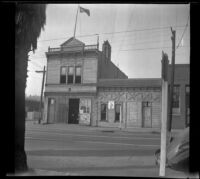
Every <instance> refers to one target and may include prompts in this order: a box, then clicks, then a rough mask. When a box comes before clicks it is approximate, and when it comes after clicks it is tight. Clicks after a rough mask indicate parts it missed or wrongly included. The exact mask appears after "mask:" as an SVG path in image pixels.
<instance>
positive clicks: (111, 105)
mask: <svg viewBox="0 0 200 179" xmlns="http://www.w3.org/2000/svg"><path fill="white" fill-rule="evenodd" d="M114 108H115V102H114V101H109V102H108V109H114Z"/></svg>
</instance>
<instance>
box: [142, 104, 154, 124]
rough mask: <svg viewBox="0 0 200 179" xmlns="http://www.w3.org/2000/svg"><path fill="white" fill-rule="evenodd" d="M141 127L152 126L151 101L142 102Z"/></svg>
mask: <svg viewBox="0 0 200 179" xmlns="http://www.w3.org/2000/svg"><path fill="white" fill-rule="evenodd" d="M142 116H143V117H142V127H146V128H148V127H152V119H151V102H143V103H142Z"/></svg>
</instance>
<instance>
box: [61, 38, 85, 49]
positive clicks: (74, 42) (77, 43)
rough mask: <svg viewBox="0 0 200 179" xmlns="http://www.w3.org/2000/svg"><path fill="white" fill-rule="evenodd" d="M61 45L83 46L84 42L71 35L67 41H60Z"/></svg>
mask: <svg viewBox="0 0 200 179" xmlns="http://www.w3.org/2000/svg"><path fill="white" fill-rule="evenodd" d="M60 46H61V47H68V46H85V44H84V43H83V42H81V41H80V40H78V39H76V38H74V37H71V38H70V39H68V40H67V41H65V42H64V43H62V44H61V45H60Z"/></svg>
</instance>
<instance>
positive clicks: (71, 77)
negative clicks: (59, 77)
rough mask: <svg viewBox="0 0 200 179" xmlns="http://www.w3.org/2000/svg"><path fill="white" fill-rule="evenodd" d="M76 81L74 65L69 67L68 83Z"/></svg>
mask: <svg viewBox="0 0 200 179" xmlns="http://www.w3.org/2000/svg"><path fill="white" fill-rule="evenodd" d="M73 81H74V67H72V66H71V67H69V69H68V75H67V83H68V84H72V83H73Z"/></svg>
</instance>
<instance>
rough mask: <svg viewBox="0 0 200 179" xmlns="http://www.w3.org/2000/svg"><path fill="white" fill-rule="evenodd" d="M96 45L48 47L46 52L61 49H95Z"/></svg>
mask: <svg viewBox="0 0 200 179" xmlns="http://www.w3.org/2000/svg"><path fill="white" fill-rule="evenodd" d="M97 49H98V46H97V45H96V44H95V45H86V46H66V47H58V48H50V47H49V48H48V52H62V51H82V50H97Z"/></svg>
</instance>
